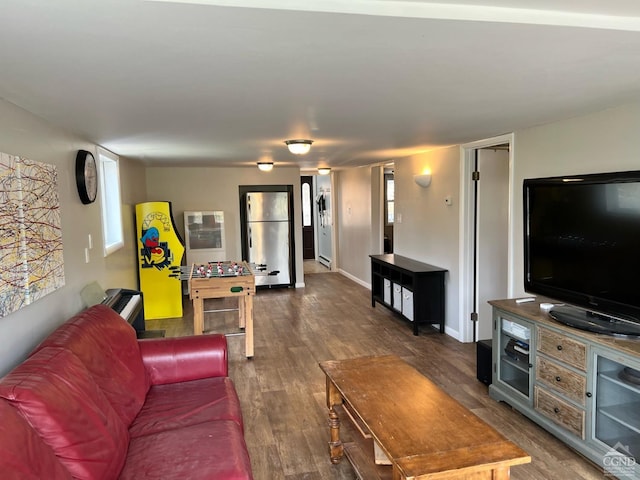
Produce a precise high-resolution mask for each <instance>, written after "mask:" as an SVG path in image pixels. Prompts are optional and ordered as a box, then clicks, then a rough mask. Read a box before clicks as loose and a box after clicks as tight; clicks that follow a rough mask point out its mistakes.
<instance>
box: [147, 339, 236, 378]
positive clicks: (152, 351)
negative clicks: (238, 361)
mask: <svg viewBox="0 0 640 480" xmlns="http://www.w3.org/2000/svg"><path fill="white" fill-rule="evenodd" d="M138 344H139V346H140V354H141V355H142V363H143V364H144V366H145V368H146V369H147V373H148V374H149V379H150V382H151V385H163V384H165V383H178V382H185V381H189V380H199V379H202V378H209V377H226V376H228V373H229V369H228V359H227V339H226V337H225V336H224V335H222V334H212V335H198V336H191V337H177V338H149V339H142V340H138Z"/></svg>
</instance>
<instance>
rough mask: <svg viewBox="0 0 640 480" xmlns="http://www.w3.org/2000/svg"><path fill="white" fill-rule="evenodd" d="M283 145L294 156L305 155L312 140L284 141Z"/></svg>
mask: <svg viewBox="0 0 640 480" xmlns="http://www.w3.org/2000/svg"><path fill="white" fill-rule="evenodd" d="M284 143H285V144H286V145H287V147H288V148H289V151H290V152H291V153H293V154H294V155H306V154H307V153H309V150H311V144H312V143H313V140H285V141H284Z"/></svg>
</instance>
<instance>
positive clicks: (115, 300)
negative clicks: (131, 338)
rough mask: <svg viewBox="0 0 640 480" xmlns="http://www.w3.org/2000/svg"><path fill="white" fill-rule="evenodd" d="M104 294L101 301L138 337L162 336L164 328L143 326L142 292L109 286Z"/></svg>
mask: <svg viewBox="0 0 640 480" xmlns="http://www.w3.org/2000/svg"><path fill="white" fill-rule="evenodd" d="M105 294H106V296H105V298H104V300H102V302H101V303H103V304H104V305H106V306H108V307H109V308H111V309H112V310H114V311H115V312H117V313H118V315H120V316H121V317H122V318H123V319H125V320H126V321H127V322H129V323H130V324H131V326H132V327H133V328H134V329H135V331H136V335H137V337H138V338H153V337H164V330H147V329H146V327H145V324H144V302H143V301H142V292H139V291H137V290H129V289H126V288H110V289H108V290H107V291H106V292H105Z"/></svg>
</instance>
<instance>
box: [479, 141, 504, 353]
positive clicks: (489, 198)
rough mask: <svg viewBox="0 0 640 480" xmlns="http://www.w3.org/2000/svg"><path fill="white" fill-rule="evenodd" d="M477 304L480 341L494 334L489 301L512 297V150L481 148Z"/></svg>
mask: <svg viewBox="0 0 640 480" xmlns="http://www.w3.org/2000/svg"><path fill="white" fill-rule="evenodd" d="M478 171H479V172H480V180H479V182H478V203H477V208H478V210H477V212H478V216H477V232H478V235H477V248H476V252H477V255H476V258H477V277H476V278H477V283H476V285H477V290H476V291H477V305H478V309H477V312H478V322H477V325H476V335H477V337H476V338H477V339H478V340H486V339H489V338H491V335H492V321H491V318H492V316H491V306H490V305H489V304H488V303H487V301H489V300H497V299H502V298H507V296H508V267H509V264H508V246H509V242H508V237H509V151H508V150H506V149H504V150H499V149H495V150H494V149H491V147H488V148H485V149H480V150H478Z"/></svg>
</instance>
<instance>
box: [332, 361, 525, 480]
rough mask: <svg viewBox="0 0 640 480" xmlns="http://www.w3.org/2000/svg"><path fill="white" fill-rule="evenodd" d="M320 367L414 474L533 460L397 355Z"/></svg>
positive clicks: (388, 450) (405, 469)
mask: <svg viewBox="0 0 640 480" xmlns="http://www.w3.org/2000/svg"><path fill="white" fill-rule="evenodd" d="M320 368H321V369H322V370H323V371H324V372H325V374H326V375H327V378H328V379H330V381H331V382H332V383H333V384H334V386H335V387H336V389H337V390H338V391H339V392H340V395H341V397H342V399H343V401H344V402H345V403H347V404H348V406H349V407H350V408H351V409H352V410H353V411H355V412H356V414H357V415H358V417H360V419H361V420H362V422H363V423H364V424H365V426H366V428H367V429H368V430H369V431H370V433H371V435H372V437H373V438H374V440H375V441H376V442H377V443H378V445H379V446H380V447H381V448H382V449H383V451H384V452H385V454H386V455H387V457H388V458H389V459H390V460H391V461H392V462H394V464H395V465H396V466H397V467H398V469H399V470H400V471H401V472H403V474H404V475H405V476H407V477H409V478H411V477H412V476H415V477H416V478H420V477H419V476H420V475H425V474H429V473H436V472H439V473H442V472H446V471H449V472H450V471H452V470H455V471H456V472H458V473H461V472H463V471H464V470H465V469H470V470H471V469H475V470H477V467H478V465H492V468H495V467H496V464H501V465H502V466H510V465H517V464H521V463H528V462H530V461H531V458H530V457H529V455H527V453H526V452H525V451H524V450H522V449H520V448H519V447H518V446H517V445H515V444H513V443H512V442H510V441H509V440H507V439H506V438H505V437H504V436H502V435H501V434H500V433H498V432H497V431H496V430H495V429H494V428H492V427H491V426H489V425H488V424H486V423H485V422H484V421H482V420H481V419H480V418H479V417H477V416H476V415H474V414H473V413H472V412H471V411H469V410H468V409H467V408H465V407H464V406H463V405H461V404H460V403H458V401H456V400H455V399H453V398H452V397H450V396H449V395H448V394H446V393H445V392H444V391H442V390H441V389H440V388H439V387H438V386H436V385H435V384H434V383H433V382H431V381H430V380H429V379H427V378H426V377H424V376H423V375H422V374H420V373H419V372H418V371H417V370H416V369H415V368H413V367H412V366H410V365H409V364H407V363H406V362H404V361H403V360H401V359H400V358H398V357H396V356H393V355H389V356H380V357H360V358H355V359H350V360H332V361H327V362H322V363H321V364H320Z"/></svg>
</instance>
